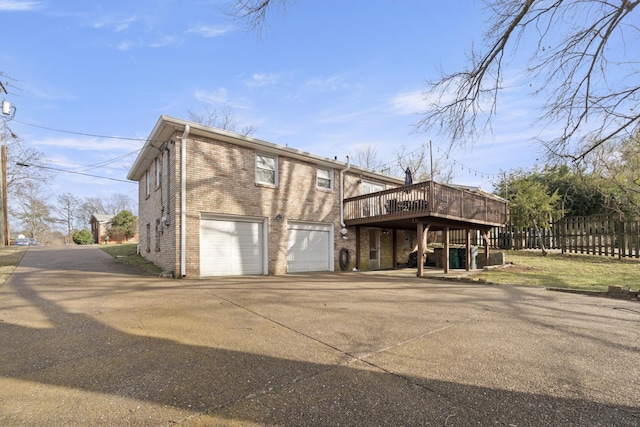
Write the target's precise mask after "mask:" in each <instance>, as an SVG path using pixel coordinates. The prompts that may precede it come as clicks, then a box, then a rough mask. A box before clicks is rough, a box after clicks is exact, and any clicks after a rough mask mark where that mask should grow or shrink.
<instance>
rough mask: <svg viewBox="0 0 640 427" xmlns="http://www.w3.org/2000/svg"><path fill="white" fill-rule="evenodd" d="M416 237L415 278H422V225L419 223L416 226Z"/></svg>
mask: <svg viewBox="0 0 640 427" xmlns="http://www.w3.org/2000/svg"><path fill="white" fill-rule="evenodd" d="M416 236H417V238H418V253H417V254H416V261H417V264H418V273H417V274H416V276H418V277H422V274H423V273H424V261H423V260H422V258H423V257H424V224H423V223H421V222H419V223H418V225H417V230H416Z"/></svg>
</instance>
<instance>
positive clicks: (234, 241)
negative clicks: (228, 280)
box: [200, 219, 264, 276]
mask: <svg viewBox="0 0 640 427" xmlns="http://www.w3.org/2000/svg"><path fill="white" fill-rule="evenodd" d="M262 228H263V225H262V223H260V222H248V221H223V220H213V219H207V220H202V221H201V226H200V275H201V276H228V275H241V274H262V273H263V259H264V253H263V252H264V248H263V243H262V239H263V237H262V231H263V229H262Z"/></svg>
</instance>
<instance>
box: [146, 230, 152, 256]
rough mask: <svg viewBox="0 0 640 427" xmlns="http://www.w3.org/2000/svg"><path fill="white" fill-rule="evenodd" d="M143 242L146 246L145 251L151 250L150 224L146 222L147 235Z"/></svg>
mask: <svg viewBox="0 0 640 427" xmlns="http://www.w3.org/2000/svg"><path fill="white" fill-rule="evenodd" d="M145 243H146V244H147V247H146V248H145V249H146V251H147V252H151V224H149V223H147V236H146V239H145Z"/></svg>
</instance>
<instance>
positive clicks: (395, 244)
mask: <svg viewBox="0 0 640 427" xmlns="http://www.w3.org/2000/svg"><path fill="white" fill-rule="evenodd" d="M391 233H392V234H391V236H392V239H391V240H392V242H393V243H392V245H393V260H392V262H393V267H392V268H393V269H394V270H396V269H397V268H398V230H397V229H395V228H393V229H392V231H391Z"/></svg>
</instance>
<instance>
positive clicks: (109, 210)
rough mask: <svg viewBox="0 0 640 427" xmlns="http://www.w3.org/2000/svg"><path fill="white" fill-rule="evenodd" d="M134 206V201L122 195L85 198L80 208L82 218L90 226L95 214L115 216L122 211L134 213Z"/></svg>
mask: <svg viewBox="0 0 640 427" xmlns="http://www.w3.org/2000/svg"><path fill="white" fill-rule="evenodd" d="M133 206H134V200H133V199H131V197H129V196H127V195H126V194H121V193H115V194H112V195H111V196H109V197H108V198H102V197H96V196H91V197H85V198H84V200H83V202H82V206H81V207H80V212H81V218H82V221H83V223H84V224H89V223H90V222H91V216H92V215H94V214H100V215H113V216H115V215H117V214H119V213H120V212H122V211H131V212H132V211H134V209H133Z"/></svg>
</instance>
